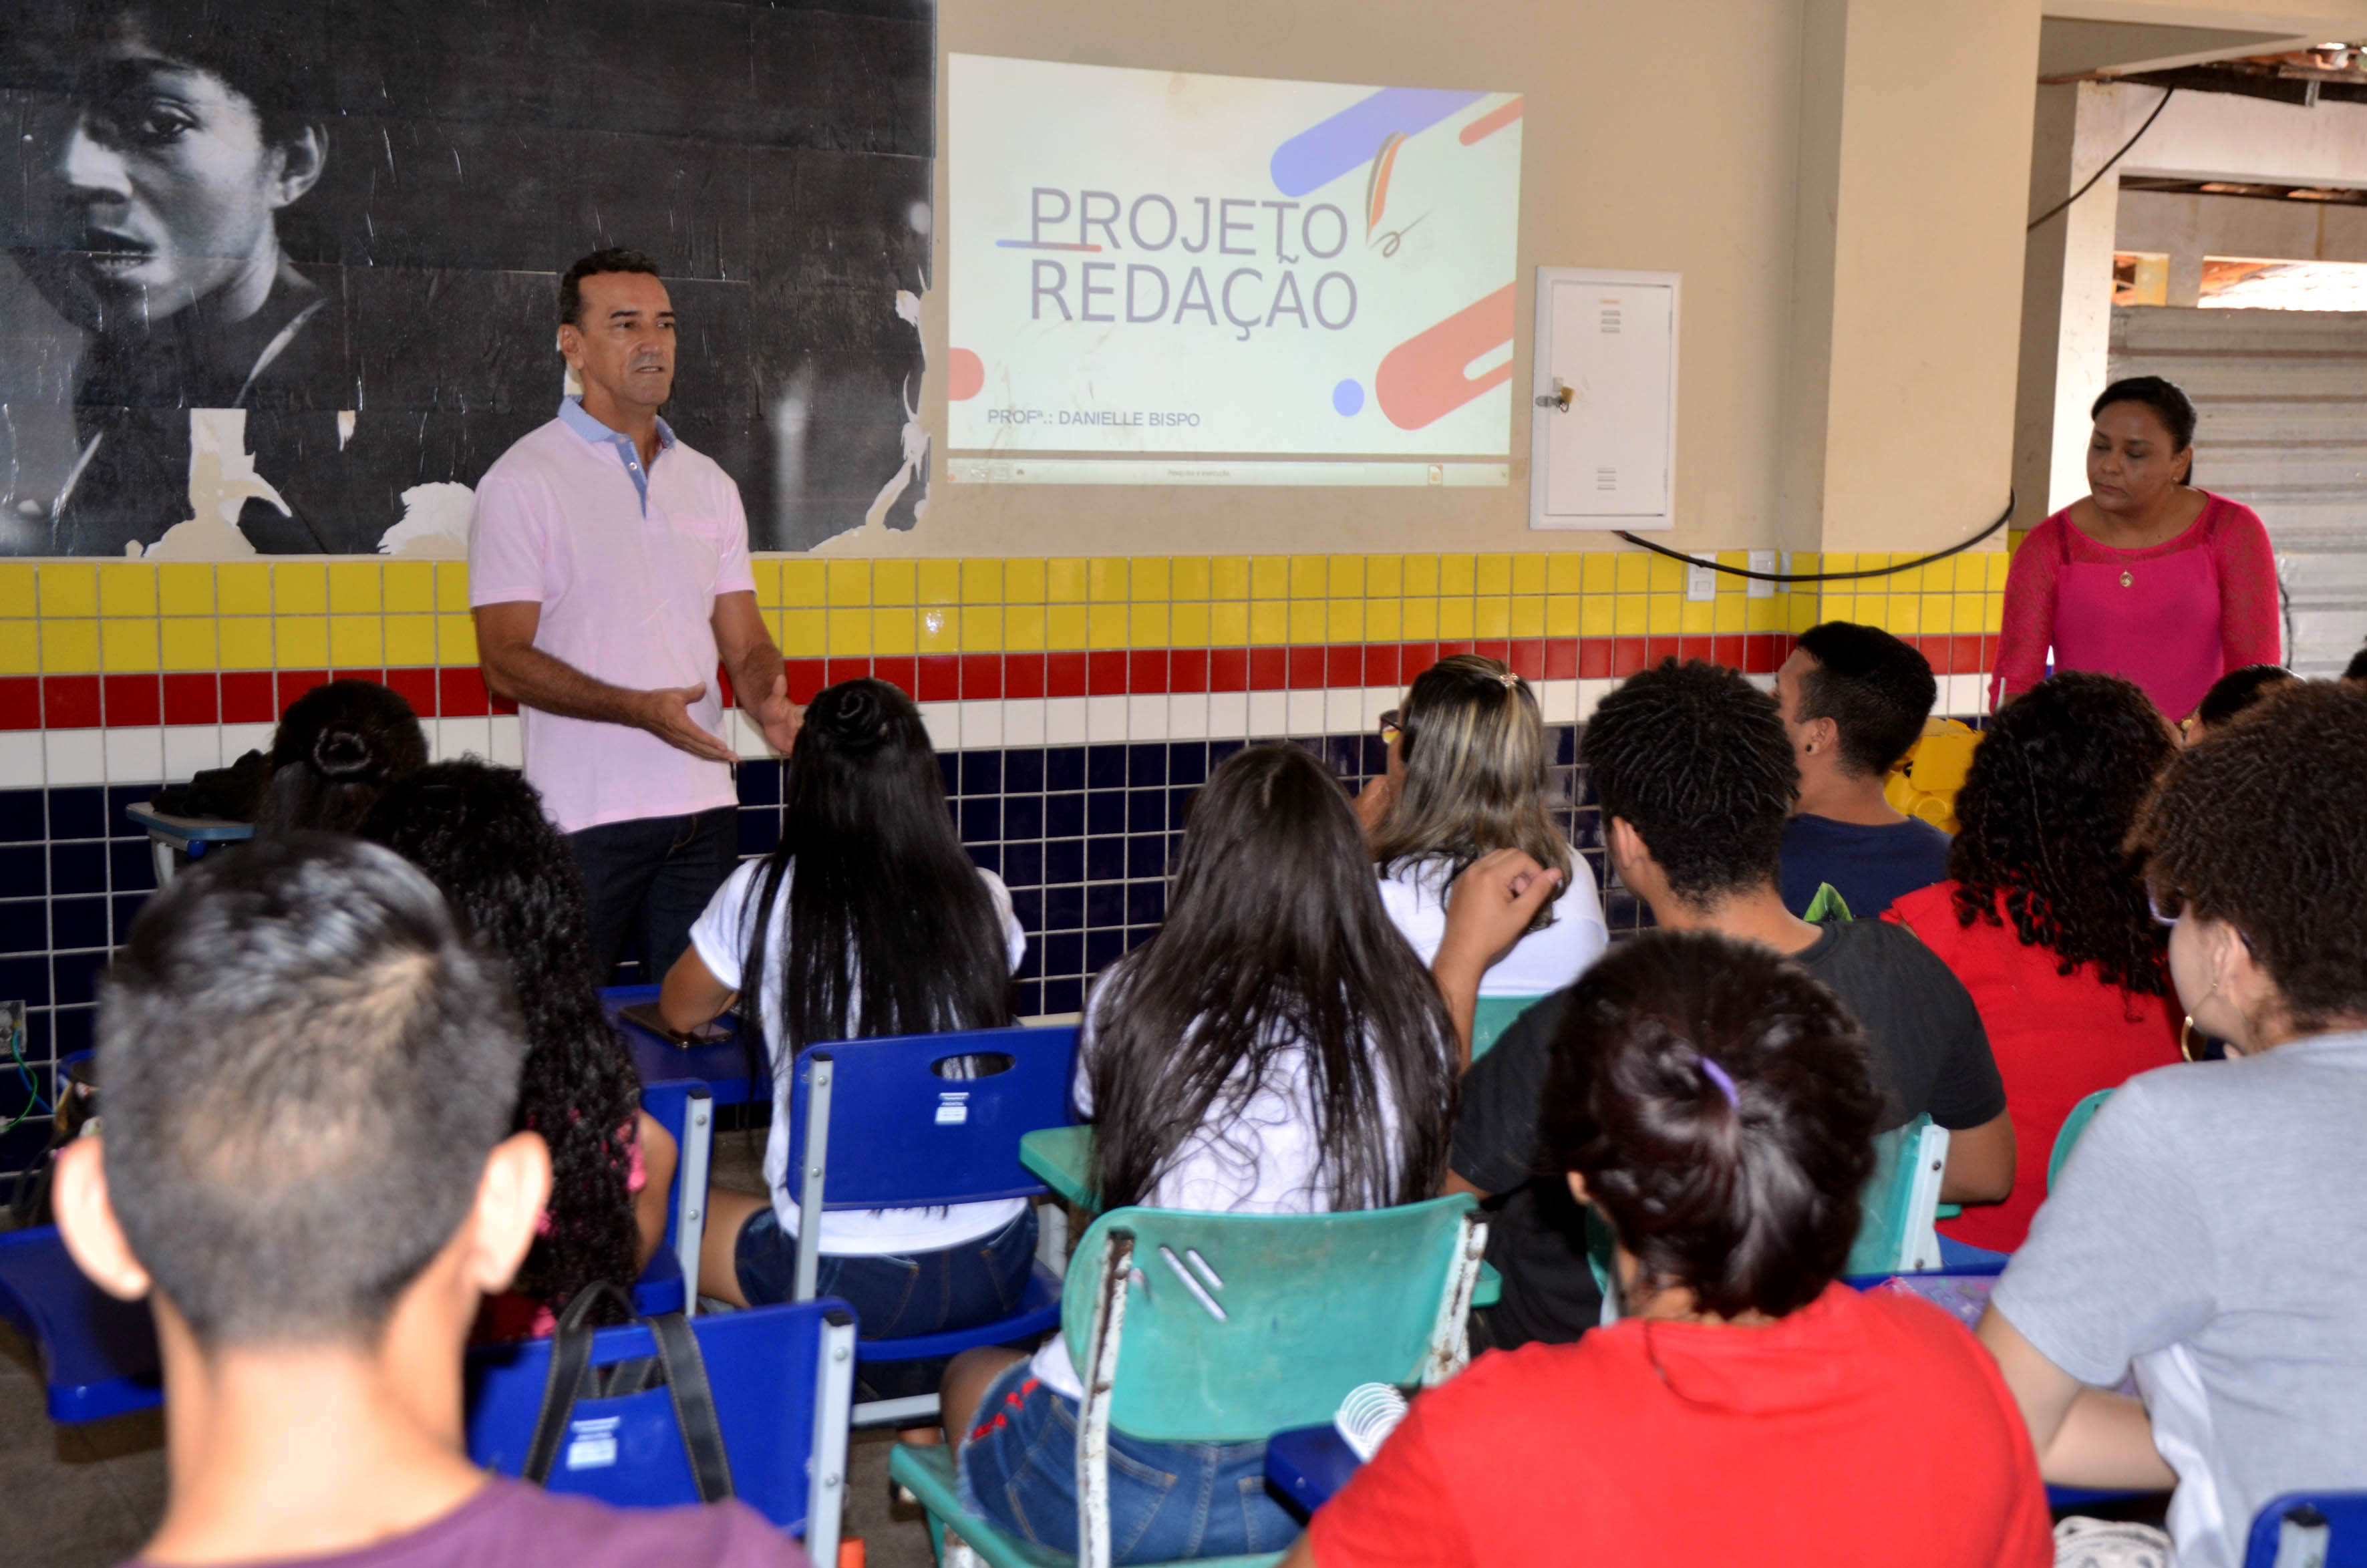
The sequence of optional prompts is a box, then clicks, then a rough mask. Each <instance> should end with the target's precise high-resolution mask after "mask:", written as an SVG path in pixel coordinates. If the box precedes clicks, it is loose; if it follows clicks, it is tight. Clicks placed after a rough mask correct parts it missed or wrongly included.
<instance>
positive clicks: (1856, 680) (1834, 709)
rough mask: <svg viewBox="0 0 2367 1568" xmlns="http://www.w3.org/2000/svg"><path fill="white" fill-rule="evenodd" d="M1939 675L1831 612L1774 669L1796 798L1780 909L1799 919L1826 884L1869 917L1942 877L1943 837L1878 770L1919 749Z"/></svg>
mask: <svg viewBox="0 0 2367 1568" xmlns="http://www.w3.org/2000/svg"><path fill="white" fill-rule="evenodd" d="M1939 690H1940V687H1939V683H1938V682H1936V681H1934V680H1933V679H1932V678H1931V665H1930V663H1929V662H1927V661H1926V660H1925V659H1924V657H1923V655H1922V654H1921V653H1917V652H1916V651H1915V650H1914V649H1913V648H1911V647H1909V646H1908V645H1907V644H1906V643H1904V642H1900V641H1899V640H1898V639H1897V638H1896V637H1893V636H1892V635H1891V634H1890V633H1889V632H1887V631H1878V630H1876V629H1875V628H1874V627H1871V626H1858V625H1855V624H1853V623H1852V622H1850V621H1846V620H1829V621H1826V622H1825V623H1824V624H1823V625H1822V626H1815V627H1811V628H1809V629H1808V630H1807V631H1806V632H1804V633H1802V634H1801V637H1800V642H1799V646H1797V647H1796V648H1795V649H1793V650H1792V656H1791V657H1790V658H1788V659H1785V660H1784V667H1783V668H1782V669H1779V670H1777V671H1776V672H1775V696H1776V699H1777V700H1778V701H1779V702H1781V703H1782V704H1783V709H1784V729H1785V730H1787V731H1789V732H1790V733H1791V736H1792V754H1793V757H1794V760H1795V761H1796V762H1797V763H1798V764H1799V767H1800V803H1799V804H1798V805H1797V806H1795V808H1793V814H1792V820H1791V821H1790V822H1788V823H1786V824H1784V908H1786V909H1788V910H1790V911H1791V912H1792V913H1793V914H1795V915H1806V913H1807V912H1808V904H1809V903H1810V902H1811V901H1812V900H1814V899H1815V898H1816V896H1817V890H1818V888H1819V887H1822V886H1823V885H1825V884H1826V883H1828V882H1829V883H1831V884H1832V889H1833V891H1834V892H1837V893H1839V894H1840V896H1841V901H1842V902H1843V903H1847V904H1848V905H1849V912H1850V914H1851V915H1853V916H1854V917H1856V918H1857V919H1860V920H1872V919H1874V917H1876V916H1877V915H1881V913H1882V912H1883V911H1884V910H1886V909H1888V908H1889V907H1890V903H1891V901H1892V900H1893V899H1895V898H1897V897H1898V895H1899V894H1901V893H1906V892H1914V891H1915V890H1916V889H1917V888H1928V887H1930V886H1931V884H1932V883H1933V882H1936V881H1939V880H1940V879H1941V878H1942V877H1944V876H1946V875H1947V874H1948V835H1946V834H1944V833H1942V832H1941V831H1940V830H1939V829H1938V828H1936V827H1933V826H1932V825H1931V824H1930V823H1928V822H1920V821H1918V820H1917V819H1916V818H1914V817H1910V816H1905V815H1902V814H1900V813H1899V812H1897V811H1896V810H1894V809H1893V808H1892V806H1891V804H1890V802H1889V801H1886V800H1885V799H1884V798H1883V794H1882V783H1883V778H1885V776H1886V775H1887V774H1888V773H1889V771H1890V770H1891V768H1893V767H1896V766H1897V763H1898V760H1899V758H1901V757H1903V756H1906V755H1907V754H1908V752H1909V751H1911V750H1913V749H1914V746H1915V742H1916V741H1917V739H1918V738H1919V737H1920V736H1921V735H1922V733H1923V721H1924V720H1926V719H1928V718H1930V717H1931V704H1932V701H1933V700H1934V699H1935V698H1936V697H1937V696H1938V694H1939Z"/></svg>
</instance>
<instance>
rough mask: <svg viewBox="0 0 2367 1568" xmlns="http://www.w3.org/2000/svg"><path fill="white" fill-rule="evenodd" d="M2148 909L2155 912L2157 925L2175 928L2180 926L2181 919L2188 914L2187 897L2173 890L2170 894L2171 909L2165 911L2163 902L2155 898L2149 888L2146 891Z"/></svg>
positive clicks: (2154, 917) (2154, 916) (2154, 918)
mask: <svg viewBox="0 0 2367 1568" xmlns="http://www.w3.org/2000/svg"><path fill="white" fill-rule="evenodd" d="M2146 908H2147V909H2149V910H2151V911H2152V912H2153V921H2154V924H2155V925H2157V926H2175V925H2177V924H2178V921H2179V917H2180V915H2184V914H2185V913H2186V895H2185V894H2184V893H2182V892H2179V891H2178V890H2177V889H2175V888H2172V889H2171V890H2170V893H2169V908H2168V909H2164V908H2163V907H2162V906H2161V900H2160V899H2158V898H2157V897H2156V896H2154V891H2153V889H2151V888H2147V889H2146Z"/></svg>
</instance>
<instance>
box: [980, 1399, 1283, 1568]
mask: <svg viewBox="0 0 2367 1568" xmlns="http://www.w3.org/2000/svg"><path fill="white" fill-rule="evenodd" d="M972 1423H973V1425H972V1427H971V1430H970V1431H969V1432H968V1434H967V1435H966V1436H965V1437H963V1438H962V1443H961V1449H960V1451H959V1453H958V1455H957V1460H956V1463H957V1479H956V1486H957V1492H958V1494H959V1495H960V1498H961V1501H962V1506H964V1507H966V1508H968V1510H969V1511H970V1512H972V1513H974V1514H978V1515H980V1516H981V1517H985V1518H987V1519H991V1520H992V1521H993V1522H994V1523H995V1524H997V1525H1000V1526H1001V1527H1002V1528H1003V1529H1005V1530H1007V1531H1009V1532H1010V1533H1011V1534H1013V1535H1014V1536H1017V1537H1018V1538H1019V1539H1020V1540H1025V1541H1030V1542H1033V1543H1034V1544H1036V1545H1037V1546H1041V1547H1047V1548H1049V1549H1050V1550H1052V1551H1063V1552H1073V1551H1076V1550H1077V1404H1076V1402H1075V1401H1074V1400H1072V1399H1070V1398H1068V1397H1067V1396H1066V1395H1064V1394H1057V1393H1054V1392H1052V1391H1051V1390H1050V1389H1048V1388H1046V1387H1045V1386H1044V1385H1043V1384H1042V1383H1039V1382H1037V1381H1036V1379H1035V1377H1034V1376H1033V1375H1032V1374H1031V1373H1030V1372H1029V1370H1028V1366H1027V1363H1025V1362H1024V1361H1023V1362H1021V1363H1020V1364H1018V1365H1017V1366H1014V1367H1013V1368H1011V1369H1009V1370H1008V1371H1006V1372H1004V1373H1003V1374H1002V1376H1001V1377H999V1378H997V1379H995V1380H994V1381H993V1382H992V1383H991V1384H990V1385H988V1388H987V1391H986V1397H985V1398H984V1399H982V1400H980V1402H979V1406H978V1414H977V1415H975V1416H974V1417H972ZM1109 1512H1110V1561H1111V1562H1114V1563H1125V1562H1180V1561H1182V1560H1183V1559H1186V1558H1193V1557H1234V1556H1242V1555H1247V1554H1250V1553H1253V1552H1262V1551H1281V1550H1282V1549H1283V1548H1285V1547H1286V1546H1288V1545H1289V1544H1290V1543H1291V1542H1292V1541H1294V1540H1297V1539H1298V1521H1297V1519H1295V1518H1293V1517H1291V1516H1290V1514H1289V1512H1288V1511H1287V1510H1286V1509H1285V1508H1284V1507H1283V1506H1282V1505H1281V1504H1280V1503H1277V1502H1275V1501H1274V1497H1273V1494H1270V1493H1268V1492H1267V1491H1266V1486H1265V1444H1264V1442H1263V1440H1261V1441H1257V1442H1249V1443H1147V1442H1144V1441H1142V1440H1141V1439H1139V1438H1136V1437H1127V1435H1126V1434H1125V1433H1123V1432H1121V1431H1119V1430H1118V1429H1117V1428H1116V1427H1115V1426H1113V1427H1111V1428H1110V1434H1109Z"/></svg>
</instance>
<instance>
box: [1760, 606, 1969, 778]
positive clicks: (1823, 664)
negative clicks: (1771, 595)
mask: <svg viewBox="0 0 2367 1568" xmlns="http://www.w3.org/2000/svg"><path fill="white" fill-rule="evenodd" d="M1799 647H1800V652H1802V653H1806V654H1807V655H1808V657H1810V658H1812V659H1814V660H1816V661H1817V663H1816V667H1815V668H1813V669H1810V670H1806V671H1804V672H1803V673H1802V675H1801V677H1800V703H1799V709H1798V710H1797V711H1796V712H1795V714H1794V715H1793V716H1794V717H1795V719H1798V720H1801V721H1802V722H1806V721H1807V720H1810V719H1830V720H1831V721H1832V722H1833V725H1834V727H1835V728H1836V729H1838V730H1839V731H1840V739H1841V767H1842V769H1843V770H1844V771H1846V772H1849V773H1853V774H1855V775H1857V776H1858V777H1859V778H1880V777H1881V776H1882V775H1883V774H1886V773H1887V772H1889V771H1890V769H1891V767H1892V765H1893V764H1895V763H1897V761H1898V759H1899V758H1900V757H1902V756H1906V755H1907V754H1908V752H1909V751H1911V750H1913V749H1914V746H1915V742H1916V740H1917V739H1918V738H1919V737H1920V736H1921V735H1922V733H1923V721H1924V720H1926V719H1929V718H1930V717H1931V704H1932V703H1934V702H1935V701H1937V700H1939V697H1940V683H1939V682H1938V681H1936V680H1934V679H1932V678H1931V661H1930V660H1929V659H1926V658H1925V657H1924V656H1923V655H1922V654H1921V653H1918V652H1917V651H1916V650H1915V648H1914V647H1913V646H1912V645H1911V644H1909V643H1906V642H1900V641H1899V640H1898V639H1897V638H1896V637H1893V636H1892V635H1891V634H1890V633H1889V632H1887V631H1883V630H1882V629H1880V628H1879V627H1874V626H1860V625H1858V624H1857V623H1856V622H1854V621H1849V620H1829V621H1826V622H1825V623H1824V624H1823V625H1821V626H1812V627H1810V628H1809V629H1808V630H1807V631H1804V632H1802V633H1801V634H1800V643H1799Z"/></svg>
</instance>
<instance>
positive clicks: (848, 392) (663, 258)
mask: <svg viewBox="0 0 2367 1568" xmlns="http://www.w3.org/2000/svg"><path fill="white" fill-rule="evenodd" d="M934 48H935V46H934V0H813V3H810V4H791V3H786V0H776V3H764V0H6V5H5V6H0V131H5V133H6V141H5V145H0V248H5V256H0V553H8V554H18V555H107V556H123V555H126V554H142V553H155V554H161V555H168V556H169V555H188V556H200V557H220V556H223V555H230V554H243V553H247V552H249V551H257V552H261V553H266V554H281V553H304V552H326V553H334V554H369V553H379V552H383V553H391V554H424V555H457V554H459V553H460V551H461V549H462V546H463V544H464V541H465V532H466V526H467V519H468V509H469V499H470V492H469V489H468V486H470V484H472V483H474V482H475V480H476V478H477V477H478V475H480V474H481V473H482V472H484V470H485V469H486V467H487V466H489V465H490V464H491V463H492V461H493V459H494V458H495V457H497V456H498V455H500V453H501V452H502V451H503V450H504V449H505V448H507V447H508V446H509V444H510V443H511V442H513V441H515V439H516V438H517V437H519V436H521V435H523V434H524V433H525V432H526V431H527V430H528V429H531V428H532V427H533V426H536V425H538V424H540V423H541V422H542V421H544V420H546V419H548V418H549V417H550V415H551V413H552V410H553V409H554V408H555V407H556V406H557V403H558V400H559V397H560V395H561V374H562V370H563V367H562V366H561V363H560V360H559V358H558V355H557V352H556V349H555V347H554V346H553V339H554V335H555V332H556V328H557V302H556V296H557V276H558V274H559V273H560V272H561V271H562V270H563V269H564V268H565V267H566V266H567V265H568V263H569V262H571V261H572V260H573V259H574V258H575V257H576V256H580V255H582V254H583V253H584V252H587V251H590V250H594V249H597V248H599V247H601V246H604V245H627V246H630V247H633V248H635V249H638V250H642V251H646V252H648V253H649V254H650V255H651V256H653V257H655V258H656V259H657V261H658V264H659V266H660V267H662V268H663V270H664V273H665V278H666V283H667V286H668V288H669V289H670V290H671V291H672V293H673V296H674V306H675V309H676V311H677V312H678V314H679V317H680V322H681V327H680V331H681V344H680V349H679V356H678V365H679V369H678V374H677V376H676V379H675V383H674V403H673V405H672V406H671V407H670V408H669V409H668V410H667V411H666V413H667V416H668V418H669V419H670V420H671V421H672V423H673V424H674V426H675V427H676V428H677V429H679V430H680V431H681V433H682V435H683V437H684V438H685V439H686V440H688V441H689V442H691V444H692V445H694V446H697V447H698V448H701V449H704V450H706V451H708V452H709V453H711V454H712V455H713V456H714V457H715V458H716V459H717V460H719V461H720V462H721V463H722V464H723V466H724V467H725V469H726V470H727V471H729V472H730V473H731V474H732V475H733V476H734V477H735V478H736V479H738V480H739V482H740V485H741V489H742V494H743V495H744V496H745V498H746V501H747V506H748V513H749V521H750V529H751V541H750V542H751V543H752V544H753V546H754V547H755V548H756V549H758V550H801V549H807V548H810V547H811V546H812V545H814V544H816V543H819V542H820V541H821V540H824V539H827V538H829V537H831V536H832V535H833V534H837V533H840V532H844V531H845V530H846V529H849V528H857V527H861V526H863V525H864V524H865V523H866V520H874V521H884V522H885V523H886V524H887V525H888V526H889V527H902V528H909V527H911V526H912V523H913V520H914V519H915V517H917V516H918V514H919V511H920V509H921V507H922V506H923V505H924V504H925V496H924V490H925V485H926V480H927V461H926V438H925V437H924V436H923V433H922V431H921V428H920V426H919V424H918V408H919V402H920V384H921V374H922V370H923V359H922V353H921V340H920V330H919V296H920V295H921V293H922V292H923V290H925V289H926V288H927V287H928V286H929V285H930V282H931V279H930V278H929V276H928V266H929V240H930V233H929V231H930V227H931V214H930V207H929V203H930V198H931V159H932V157H933V155H934V115H933V95H934Z"/></svg>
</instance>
